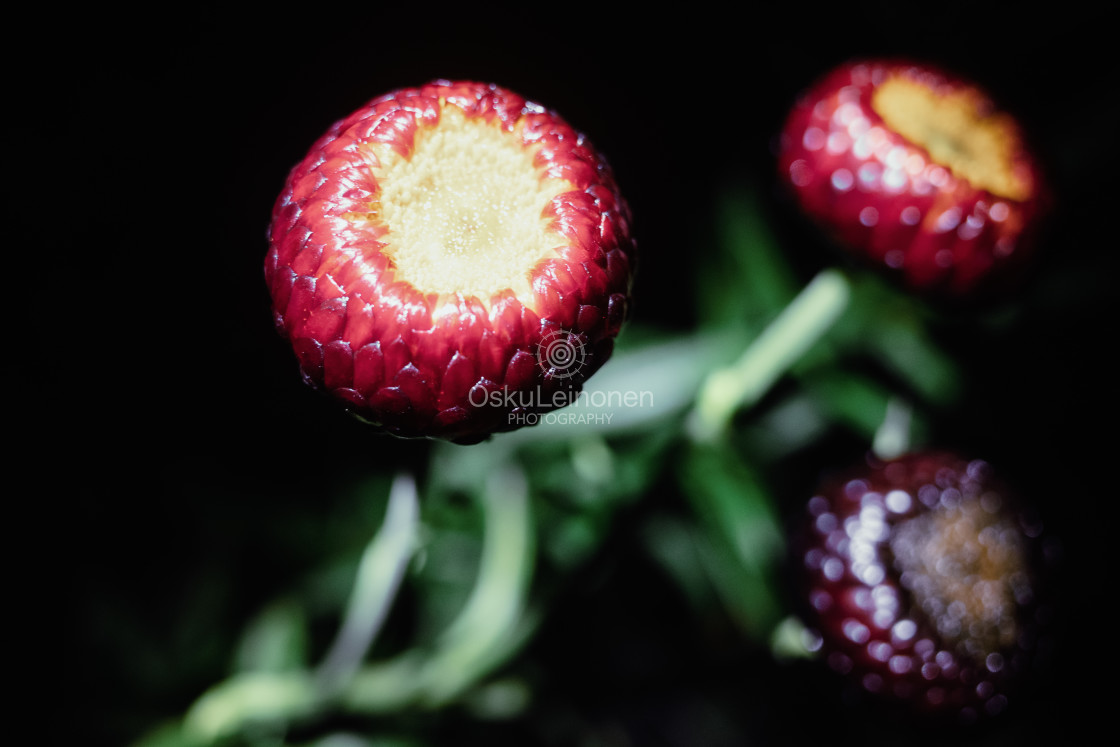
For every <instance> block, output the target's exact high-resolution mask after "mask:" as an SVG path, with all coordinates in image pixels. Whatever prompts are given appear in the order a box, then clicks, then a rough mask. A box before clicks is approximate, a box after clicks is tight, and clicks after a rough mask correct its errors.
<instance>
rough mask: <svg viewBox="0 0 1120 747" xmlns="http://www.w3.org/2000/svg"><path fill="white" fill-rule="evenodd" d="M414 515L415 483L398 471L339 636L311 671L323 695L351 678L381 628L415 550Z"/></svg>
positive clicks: (417, 511) (416, 513)
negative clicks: (318, 664)
mask: <svg viewBox="0 0 1120 747" xmlns="http://www.w3.org/2000/svg"><path fill="white" fill-rule="evenodd" d="M419 515H420V506H419V501H418V500H417V496H416V483H415V481H414V480H413V479H412V477H411V476H409V475H399V476H398V477H397V478H396V479H395V480H394V481H393V487H392V489H391V490H390V492H389V505H388V508H387V509H386V512H385V521H384V523H383V524H382V525H381V528H380V529H379V530H378V532H377V534H376V535H375V536H374V537H373V539H372V540H371V541H370V543H369V545H368V546H367V547H366V549H365V552H364V553H363V554H362V559H361V562H360V563H359V565H358V574H357V578H356V580H355V582H354V591H353V593H352V595H351V597H350V601H349V604H348V606H347V608H346V616H345V618H344V621H343V624H342V627H341V629H340V630H339V632H338V637H337V638H336V639H335V641H334V643H333V644H332V645H331V648H330V650H329V651H328V652H327V655H326V657H325V658H324V659H323V662H322V664H320V666H319V669H318V671H317V672H316V676H317V679H318V683H319V685H320V686H321V688H322V689H323V692H324V693H325V694H330V693H334V692H337V691H338V689H339V688H341V687H344V686H345V684H346V683H347V682H348V681H349V679H350V678H351V677H353V675H354V673H355V672H357V671H358V668H359V667H360V666H361V664H362V660H363V659H364V658H365V656H366V653H367V652H368V651H369V647H370V646H371V645H372V644H373V641H374V639H375V638H376V637H377V633H378V632H379V631H380V630H381V626H382V625H383V624H384V622H385V618H386V617H387V616H388V614H389V609H390V608H391V607H392V604H393V599H394V598H395V597H396V594H397V590H398V589H399V588H400V584H401V580H402V578H403V577H404V572H405V570H406V569H407V568H408V563H409V561H410V560H411V558H412V554H413V552H414V551H415V549H416V533H417V526H418V522H419Z"/></svg>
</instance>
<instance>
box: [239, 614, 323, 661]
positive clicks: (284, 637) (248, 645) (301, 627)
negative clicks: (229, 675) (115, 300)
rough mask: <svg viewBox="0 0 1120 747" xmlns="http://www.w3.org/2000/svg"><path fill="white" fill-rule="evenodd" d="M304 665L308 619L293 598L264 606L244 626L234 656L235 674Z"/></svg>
mask: <svg viewBox="0 0 1120 747" xmlns="http://www.w3.org/2000/svg"><path fill="white" fill-rule="evenodd" d="M306 664H307V619H306V616H305V615H304V611H303V607H302V606H301V605H300V603H299V602H298V601H297V600H295V599H292V598H284V599H279V600H277V601H275V602H273V603H272V604H270V605H268V606H267V607H265V609H264V610H262V611H261V612H260V613H259V614H258V615H257V616H256V617H255V618H254V619H253V620H251V621H250V622H249V624H248V625H247V626H246V628H245V631H244V633H242V636H241V642H240V644H239V645H238V647H237V652H236V654H235V655H234V668H235V671H238V672H283V671H287V670H291V669H298V668H300V667H302V666H305V665H306Z"/></svg>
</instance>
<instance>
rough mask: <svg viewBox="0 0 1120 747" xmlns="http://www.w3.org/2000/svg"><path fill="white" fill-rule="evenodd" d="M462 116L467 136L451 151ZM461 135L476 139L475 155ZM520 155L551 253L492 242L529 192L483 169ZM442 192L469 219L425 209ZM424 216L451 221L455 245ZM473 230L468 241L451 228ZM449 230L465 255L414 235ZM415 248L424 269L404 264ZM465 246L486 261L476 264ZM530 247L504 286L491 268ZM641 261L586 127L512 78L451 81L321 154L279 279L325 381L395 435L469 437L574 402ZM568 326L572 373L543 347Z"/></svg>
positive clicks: (280, 253)
mask: <svg viewBox="0 0 1120 747" xmlns="http://www.w3.org/2000/svg"><path fill="white" fill-rule="evenodd" d="M451 123H456V126H457V127H458V128H459V130H460V131H463V130H464V128H465V130H466V131H467V133H468V134H467V135H466V136H462V137H460V140H459V141H456V142H458V143H460V144H457V145H455V146H454V147H450V146H448V147H444V146H443V145H442V144H443V143H444V141H445V140H447V139H449V138H451V135H447V134H445V129H446V128H449V127H450V126H451ZM471 128H474V129H473V130H472V129H471ZM463 137H467V138H469V137H474V138H475V139H476V140H477V141H478V143H479V144H478V145H477V149H476V151H471V150H470V149H469V148H467V149H464V147H462V146H461V142H466V141H465V140H463ZM507 140H508V143H507ZM494 143H499V146H495V145H494ZM486 149H489V150H486ZM480 150H481V151H484V152H479V151H480ZM499 151H500V152H499ZM506 151H510V152H512V153H513V156H512V158H511V157H509V155H508V153H506ZM444 152H446V153H450V154H451V155H442V154H443V153H444ZM464 153H465V155H464ZM517 153H524V158H522V159H521V160H518V159H519V158H520V157H518V156H517ZM432 154H435V155H432ZM503 154H505V155H503ZM452 156H456V157H463V158H466V159H467V161H466V165H460V166H459V167H457V168H458V170H457V171H452V172H446V173H453V174H455V175H456V176H455V179H451V178H450V177H444V176H442V174H443V173H444V172H441V171H440V169H441V168H443V163H442V162H441V163H437V164H435V166H434V167H432V168H429V169H428V170H427V171H425V169H426V168H427V167H428V166H430V165H431V164H428V163H425V162H422V161H423V159H433V158H434V159H437V160H441V161H450V160H451V159H452ZM414 157H415V159H414ZM503 157H504V158H505V160H504V161H503V160H502V158H503ZM521 161H524V163H525V164H527V165H526V166H524V168H523V169H522V170H521V171H518V172H516V173H514V174H513V176H514V177H516V179H517V180H518V181H517V184H521V185H528V191H530V192H532V190H534V189H536V188H535V187H534V186H533V185H542V186H541V189H542V192H541V194H544V195H546V197H545V198H542V199H541V202H540V204H539V205H533V204H529V205H528V206H520V207H518V208H517V209H519V210H520V211H521V213H525V212H526V211H527V210H528V211H530V217H531V218H532V219H533V220H536V221H539V223H540V226H538V227H530V229H529V230H527V231H523V232H522V233H523V234H526V235H530V236H532V237H533V240H534V241H538V242H543V245H542V247H538V248H533V246H529V247H528V248H526V247H524V246H521V245H515V246H508V245H505V244H501V242H500V239H495V238H494V237H495V236H500V235H504V234H501V231H500V230H499V229H501V228H502V221H503V220H505V218H504V217H503V216H505V215H506V213H508V212H509V211H510V210H512V209H513V208H511V207H510V206H509V204H508V203H510V202H515V201H517V200H519V199H520V198H521V196H522V195H524V194H525V193H526V191H527V189H526V188H525V187H524V186H513V187H510V188H509V190H507V191H506V192H502V189H503V188H504V187H503V184H502V182H501V180H500V179H499V181H498V182H497V186H496V187H494V186H493V184H494V183H495V182H494V178H497V177H494V178H491V177H488V176H487V175H486V174H482V177H486V178H491V181H490V182H487V181H485V179H483V180H482V181H480V182H479V184H480V185H481V186H478V187H477V188H475V186H474V185H473V184H472V183H471V182H470V177H471V175H472V173H474V172H472V169H475V170H476V171H477V170H478V168H476V166H475V164H477V163H483V164H489V163H490V162H494V163H495V164H496V165H494V167H493V168H494V170H495V171H498V170H499V169H506V170H507V172H508V170H509V169H510V168H515V167H516V164H517V163H520V162H521ZM511 163H512V164H514V166H510V165H509V164H511ZM483 170H485V169H483ZM432 174H434V175H435V176H434V177H433V176H432ZM464 175H465V176H464ZM502 178H504V177H502ZM439 179H444V180H445V182H446V183H443V184H439V183H437V182H438V180H439ZM393 180H395V181H393ZM507 181H511V180H510V179H507ZM487 189H489V190H490V191H487ZM402 195H403V196H402ZM416 195H419V196H418V197H417V196H416ZM441 195H454V196H455V199H458V200H461V201H467V202H463V204H466V205H469V206H470V209H469V211H468V210H467V209H466V208H463V207H462V206H459V207H455V206H452V208H448V209H446V210H445V209H444V208H445V205H444V204H443V203H432V202H428V203H424V202H423V200H425V199H427V200H429V201H431V200H438V199H440V198H441ZM507 198H508V199H507ZM409 200H411V201H412V202H411V203H409ZM417 204H418V205H419V206H420V207H419V208H417V207H415V206H416V205H417ZM406 208H407V210H406ZM425 209H426V210H425ZM456 211H458V212H456ZM468 213H469V214H468ZM425 216H431V218H430V220H431V222H433V223H434V222H439V223H440V224H441V226H437V228H440V229H441V230H443V231H444V233H442V234H440V235H439V236H440V237H442V238H439V237H437V238H433V236H434V235H435V234H434V233H433V231H434V230H435V229H432V227H431V226H429V225H425ZM394 221H396V223H394ZM406 222H407V226H406V225H405V224H406ZM507 222H508V221H507ZM457 226H462V235H460V236H455V235H452V236H451V237H450V238H448V235H447V231H452V232H453V231H454V230H456V227H457ZM494 226H497V228H494ZM429 229H431V230H429ZM507 233H509V232H507ZM540 237H544V238H540ZM437 240H442V241H444V243H446V244H447V245H448V246H449V247H450V248H449V249H444V248H442V247H437V249H436V250H433V251H435V254H431V253H430V252H429V254H423V252H419V250H415V249H414V247H412V246H409V245H407V242H409V241H411V242H412V243H413V244H415V245H421V244H423V245H424V247H426V248H425V249H424V251H428V250H429V249H430V248H431V245H432V244H433V242H437V243H438V241H437ZM487 242H490V243H487ZM407 252H413V253H412V254H408V255H407V258H408V259H412V258H414V257H416V256H419V257H420V259H419V260H416V261H415V262H414V264H415V263H416V262H418V263H419V265H418V266H419V267H420V269H418V270H417V269H409V268H408V267H407V266H406V259H405V258H406V253H407ZM417 252H419V253H417ZM440 252H444V254H440ZM463 252H473V253H474V254H471V255H470V256H469V258H468V259H467V260H462V259H461V257H460V256H459V255H461V254H462V253H463ZM542 252H543V253H542ZM433 256H434V257H436V259H432V258H431V257H433ZM439 257H446V258H447V260H446V261H443V262H441V261H439ZM509 257H513V259H509ZM524 257H530V260H529V261H528V262H527V266H525V267H524V268H523V269H518V267H517V266H516V265H514V270H515V271H514V272H512V273H507V275H508V277H509V278H511V279H510V280H509V281H508V283H507V282H504V281H499V282H502V283H503V284H502V285H500V286H497V287H495V286H493V282H494V281H493V280H492V278H493V277H499V278H503V277H507V275H502V274H500V273H497V272H490V270H491V269H492V268H490V267H488V266H487V263H488V262H493V263H494V264H495V265H497V263H499V262H507V263H508V262H517V261H524V260H523V258H524ZM634 260H635V245H634V241H633V239H632V238H631V235H630V214H629V209H628V207H627V205H626V202H625V201H624V200H623V198H622V196H621V194H620V193H619V190H618V187H617V185H616V183H615V181H614V178H613V175H612V173H611V170H610V168H609V166H608V165H607V163H606V162H605V161H604V160H603V158H602V157H601V156H600V155H599V154H598V153H597V152H596V151H595V150H594V149H593V148H592V147H591V145H590V143H588V142H587V139H586V138H585V137H584V136H583V135H582V134H580V133H578V132H576V131H575V130H573V129H572V128H571V127H570V126H569V125H568V124H567V123H565V122H564V121H563V120H562V119H561V118H560V117H559V116H558V115H557V114H556V113H554V112H551V111H548V110H546V109H544V108H543V107H541V106H539V105H537V104H534V103H532V102H529V101H526V100H524V99H523V98H521V97H520V96H518V95H517V94H515V93H512V92H510V91H508V90H505V89H503V88H500V87H498V86H495V85H489V84H481V83H473V82H448V81H437V82H434V83H432V84H429V85H426V86H423V87H420V88H412V89H402V90H398V91H394V92H393V93H390V94H387V95H385V96H381V97H379V98H377V99H374V100H373V101H371V102H369V103H368V104H367V105H365V106H363V107H362V108H360V109H358V110H357V111H355V112H354V113H353V114H351V115H350V116H348V117H346V118H344V119H342V120H340V121H339V122H337V123H335V124H334V125H333V126H332V127H331V128H330V129H329V130H328V132H327V133H326V134H325V135H323V136H322V137H321V138H320V139H319V140H318V141H317V142H316V143H315V144H314V145H313V146H312V148H311V150H310V152H309V153H308V155H307V156H306V157H305V158H304V159H303V161H301V162H300V163H299V164H298V165H297V166H296V167H295V168H294V169H293V170H292V172H291V173H290V175H289V177H288V179H287V183H286V184H285V187H284V190H283V192H282V193H281V195H280V197H279V199H278V200H277V202H276V205H275V207H274V210H273V216H272V223H271V226H270V229H269V252H268V256H267V258H266V261H265V279H266V281H267V283H268V286H269V289H270V290H271V293H272V299H273V311H274V315H275V319H276V324H277V326H278V328H279V329H280V330H281V332H282V333H283V334H284V335H285V336H286V337H287V338H288V339H290V340H291V342H292V346H293V349H294V350H295V352H296V356H297V358H298V360H299V364H300V369H301V371H302V373H303V375H304V378H305V379H306V380H307V382H308V383H309V384H311V385H312V386H314V387H316V388H319V389H322V390H324V391H326V392H327V393H329V394H330V395H332V396H333V397H334V398H335V399H336V400H337V401H338V402H340V403H341V404H342V405H343V406H344V407H345V408H346V409H348V410H350V411H351V412H353V413H354V414H355V415H357V416H359V417H361V418H363V419H365V420H367V421H369V422H371V423H373V424H375V425H376V426H378V427H379V428H381V429H383V430H385V431H387V432H390V433H393V434H395V435H399V436H407V437H437V438H446V439H451V440H456V441H463V442H469V441H476V440H479V439H481V438H485V437H486V436H487V435H489V434H490V433H493V432H496V431H503V430H511V429H513V428H516V427H519V426H520V425H522V424H525V422H526V419H525V418H516V417H513V416H512V414H513V412H514V410H516V409H517V408H516V407H514V406H511V405H510V403H511V402H518V403H520V402H528V403H529V405H528V407H527V408H525V407H522V408H521V410H518V412H525V411H537V412H539V411H544V410H547V409H551V408H552V407H554V406H555V404H554V403H556V402H570V401H571V395H572V394H573V393H574V392H578V390H579V388H580V387H581V386H582V383H583V381H584V380H585V379H586V378H587V377H588V376H590V375H591V374H592V373H593V372H594V371H595V370H596V369H597V368H598V367H599V366H601V365H602V364H603V362H604V361H605V360H606V357H607V356H608V355H609V351H610V350H611V345H610V341H611V340H612V339H613V337H614V336H615V335H617V333H618V331H619V326H620V323H621V319H622V317H623V316H624V314H625V311H626V307H627V304H628V299H629V293H630V285H631V279H632V269H633V264H634ZM479 265H482V266H481V267H480V266H479ZM402 267H403V268H404V269H403V270H402ZM456 267H457V268H459V269H458V270H456V269H454V268H456ZM441 272H442V273H443V274H441ZM466 274H471V275H472V276H473V275H478V276H479V278H481V279H479V278H473V277H472V278H471V279H469V282H468V280H465V279H462V277H461V276H463V275H466ZM413 281H415V283H414V282H413ZM445 281H446V282H445ZM487 283H489V285H488V284H487ZM418 285H419V286H420V287H417V286H418ZM504 285H509V286H510V287H508V288H506V287H504ZM460 287H463V288H470V289H471V291H464V292H457V291H456V288H460ZM558 334H562V335H573V337H572V339H573V340H578V342H579V344H578V346H576V347H573V348H572V350H571V351H570V352H571V355H570V356H569V357H567V358H563V359H562V365H561V369H562V370H559V371H558V370H557V366H556V363H555V359H553V360H551V361H549V360H548V359H546V358H543V357H542V356H541V355H540V346H541V344H542V341H545V340H546V339H552V338H554V337H555V336H556V335H558ZM575 335H578V337H575ZM560 374H563V375H560ZM513 393H517V394H519V395H520V396H519V397H516V398H515V397H512V396H510V395H511V394H513Z"/></svg>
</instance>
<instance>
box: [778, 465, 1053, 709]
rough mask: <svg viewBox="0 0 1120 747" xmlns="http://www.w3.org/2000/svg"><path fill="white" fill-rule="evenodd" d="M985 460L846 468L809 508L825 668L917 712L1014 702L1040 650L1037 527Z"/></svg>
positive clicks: (804, 552)
mask: <svg viewBox="0 0 1120 747" xmlns="http://www.w3.org/2000/svg"><path fill="white" fill-rule="evenodd" d="M1017 511H1018V509H1017V508H1016V506H1015V504H1014V502H1013V496H1012V495H1011V494H1010V493H1009V492H1008V490H1007V488H1006V487H1005V486H1003V485H1002V484H1001V483H1000V482H999V480H998V479H996V477H995V476H994V475H993V473H992V469H991V467H990V466H989V465H988V464H986V463H985V462H983V461H979V460H971V461H970V460H966V459H962V458H960V457H958V456H956V455H952V454H948V453H928V454H916V455H911V456H906V457H902V458H900V459H898V460H894V461H891V462H885V463H883V462H877V461H873V462H872V463H870V465H869V466H867V467H864V468H860V469H856V470H853V471H852V472H851V473H849V474H845V475H841V476H839V477H837V478H835V479H833V480H830V481H829V482H828V483H827V484H825V485H824V486H822V488H821V489H820V491H819V492H818V493H817V495H815V496H814V497H813V498H812V500H811V501H810V502H809V505H808V528H807V532H806V535H807V537H808V539H807V541H806V542H805V543H804V544H803V545H802V547H801V551H800V557H799V558H798V560H799V564H800V566H801V569H802V573H803V575H804V578H805V579H806V586H805V592H806V595H805V601H806V609H807V610H808V618H809V621H810V624H811V626H812V627H814V628H815V629H816V630H817V632H819V634H820V635H821V637H822V639H823V641H824V646H823V650H824V652H825V654H826V659H827V662H828V664H829V665H830V666H831V667H832V668H833V669H835V670H837V671H839V672H841V673H843V674H845V675H848V676H850V677H852V678H854V679H855V681H856V682H858V683H859V685H860V686H861V687H863V688H864V689H866V690H868V691H870V692H873V693H876V694H878V695H881V696H885V697H887V698H892V699H895V700H899V701H903V702H905V703H907V704H909V705H911V706H913V707H914V708H916V709H917V710H918V711H921V712H925V713H931V714H937V715H942V716H948V717H950V718H951V719H958V720H965V721H971V720H976V719H977V718H979V717H981V716H985V715H995V714H998V713H1000V712H1001V711H1003V710H1004V709H1005V708H1006V706H1007V705H1008V698H1009V696H1010V695H1011V694H1012V692H1013V690H1012V686H1013V685H1014V684H1015V682H1016V678H1017V677H1018V676H1021V674H1022V672H1023V671H1024V670H1025V669H1026V667H1027V666H1028V662H1029V661H1030V658H1031V654H1032V646H1033V641H1034V637H1033V636H1034V634H1035V633H1036V632H1037V631H1036V630H1035V629H1034V613H1035V611H1036V609H1037V603H1038V599H1037V596H1038V594H1037V592H1038V588H1037V576H1036V571H1037V567H1036V565H1035V562H1036V552H1037V546H1038V538H1039V536H1040V534H1041V527H1040V526H1039V525H1038V524H1037V522H1031V521H1027V520H1026V519H1024V518H1023V515H1021V514H1020V513H1018V512H1017Z"/></svg>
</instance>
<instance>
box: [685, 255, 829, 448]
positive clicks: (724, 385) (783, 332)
mask: <svg viewBox="0 0 1120 747" xmlns="http://www.w3.org/2000/svg"><path fill="white" fill-rule="evenodd" d="M850 295H851V289H850V287H849V284H848V280H847V278H845V277H844V275H843V274H841V273H840V272H839V271H837V270H834V269H828V270H824V271H822V272H821V273H820V274H818V275H817V276H816V277H815V278H813V280H812V281H811V282H810V283H809V284H808V285H807V286H805V288H804V289H803V290H802V291H801V293H799V294H798V295H797V297H796V298H794V299H793V301H791V302H790V304H789V305H788V306H786V307H785V309H783V310H782V312H781V313H780V314H779V315H778V317H777V318H776V319H774V321H773V322H771V323H770V325H769V326H768V327H766V329H764V330H763V331H762V334H760V335H759V336H758V338H756V339H755V341H754V342H753V343H751V345H750V346H749V347H748V348H747V349H746V350H745V351H744V352H743V354H742V355H741V356H740V357H739V359H738V360H737V361H735V362H734V363H732V364H731V365H730V366H728V367H726V368H723V369H720V370H718V371H715V372H713V373H711V374H710V375H709V376H708V378H707V379H706V380H705V382H704V384H703V386H702V387H701V389H700V394H699V396H698V397H697V402H696V406H695V408H694V409H693V411H692V413H691V415H690V416H689V421H688V431H689V434H690V435H691V436H692V438H693V439H694V440H695V441H698V442H711V441H715V440H718V438H719V437H720V436H721V435H722V434H723V432H724V431H725V430H726V429H727V426H728V424H729V423H730V422H731V418H732V417H734V415H735V413H736V412H737V411H738V410H739V409H741V408H744V407H750V406H751V405H753V404H754V403H755V402H757V401H758V400H760V399H761V398H762V397H763V396H764V395H765V394H766V392H767V391H769V390H770V387H771V386H773V385H774V382H776V381H777V380H778V379H779V378H781V376H782V375H783V374H784V373H785V372H786V371H787V370H789V368H790V367H791V366H793V365H794V364H795V363H796V362H797V361H798V360H799V359H800V358H801V356H803V355H804V354H805V352H806V351H808V350H809V348H810V347H812V345H813V343H815V342H817V340H819V339H820V338H821V337H822V336H823V335H824V334H825V333H826V332H827V331H828V330H829V329H830V328H831V327H832V325H833V323H835V322H836V320H837V319H838V318H839V317H840V315H841V314H842V313H843V312H844V309H845V308H847V305H848V299H849V297H850Z"/></svg>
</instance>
